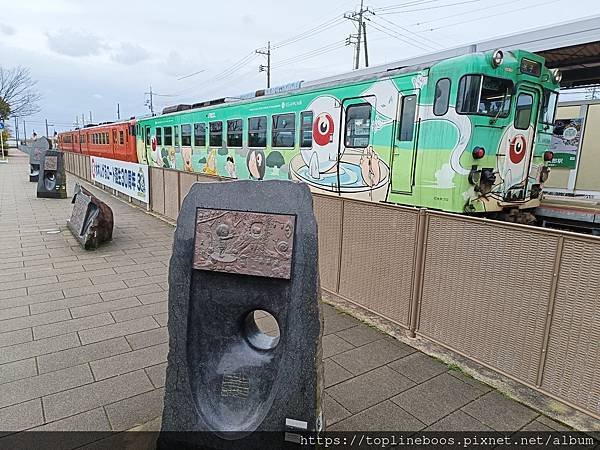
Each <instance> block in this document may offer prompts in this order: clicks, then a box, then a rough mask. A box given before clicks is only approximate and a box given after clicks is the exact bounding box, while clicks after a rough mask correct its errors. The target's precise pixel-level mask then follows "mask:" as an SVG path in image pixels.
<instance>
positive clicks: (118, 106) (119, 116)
mask: <svg viewBox="0 0 600 450" xmlns="http://www.w3.org/2000/svg"><path fill="white" fill-rule="evenodd" d="M117 120H121V110H120V105H119V104H118V103H117Z"/></svg>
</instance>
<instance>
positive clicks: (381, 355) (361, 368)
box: [332, 338, 415, 375]
mask: <svg viewBox="0 0 600 450" xmlns="http://www.w3.org/2000/svg"><path fill="white" fill-rule="evenodd" d="M414 352H415V350H414V349H413V348H411V347H409V346H408V345H405V344H403V343H402V342H400V341H396V340H394V339H390V338H385V339H380V340H378V341H374V342H371V343H369V344H366V345H363V346H362V347H357V348H355V349H353V350H349V351H347V352H344V353H340V354H339V355H335V356H333V357H332V358H333V360H334V361H335V362H336V363H338V364H339V365H340V366H342V367H343V368H344V369H346V370H348V371H350V372H352V373H353V374H354V375H359V374H361V373H364V372H367V371H369V370H372V369H375V368H376V367H379V366H383V365H385V364H388V363H390V362H392V361H395V360H397V359H400V358H403V357H404V356H407V355H410V354H411V353H414Z"/></svg>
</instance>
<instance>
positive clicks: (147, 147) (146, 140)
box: [143, 125, 152, 163]
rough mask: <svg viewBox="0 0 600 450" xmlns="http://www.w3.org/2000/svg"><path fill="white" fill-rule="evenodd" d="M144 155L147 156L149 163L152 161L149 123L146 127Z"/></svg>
mask: <svg viewBox="0 0 600 450" xmlns="http://www.w3.org/2000/svg"><path fill="white" fill-rule="evenodd" d="M143 130H144V136H143V138H144V156H145V157H146V161H148V163H150V161H152V158H151V157H150V155H149V154H148V149H149V147H150V127H149V126H148V125H146V126H145V127H144V128H143Z"/></svg>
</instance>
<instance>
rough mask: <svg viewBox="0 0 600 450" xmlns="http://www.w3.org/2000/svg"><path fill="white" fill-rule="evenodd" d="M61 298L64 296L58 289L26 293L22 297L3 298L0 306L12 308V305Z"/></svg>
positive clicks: (32, 303)
mask: <svg viewBox="0 0 600 450" xmlns="http://www.w3.org/2000/svg"><path fill="white" fill-rule="evenodd" d="M61 298H64V295H63V293H62V291H60V290H58V291H49V292H42V293H39V294H35V295H26V296H22V297H15V298H11V299H8V300H3V301H2V302H1V303H0V308H12V307H15V306H21V305H34V304H37V303H42V302H49V301H52V300H59V299H61Z"/></svg>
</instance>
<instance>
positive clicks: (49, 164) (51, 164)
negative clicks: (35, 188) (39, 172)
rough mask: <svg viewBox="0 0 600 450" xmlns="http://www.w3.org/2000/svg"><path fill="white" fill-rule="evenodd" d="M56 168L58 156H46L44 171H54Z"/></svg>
mask: <svg viewBox="0 0 600 450" xmlns="http://www.w3.org/2000/svg"><path fill="white" fill-rule="evenodd" d="M57 166H58V156H46V158H44V170H56V167H57Z"/></svg>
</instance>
